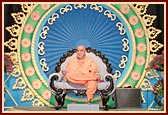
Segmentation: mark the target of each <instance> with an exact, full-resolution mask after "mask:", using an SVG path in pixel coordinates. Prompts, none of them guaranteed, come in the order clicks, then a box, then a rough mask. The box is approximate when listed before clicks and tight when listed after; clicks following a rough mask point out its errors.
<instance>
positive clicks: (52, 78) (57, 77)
mask: <svg viewBox="0 0 168 115" xmlns="http://www.w3.org/2000/svg"><path fill="white" fill-rule="evenodd" d="M62 80H63V75H62V74H60V73H52V74H50V75H49V79H48V87H49V90H50V91H51V92H52V93H53V94H57V93H58V89H57V88H56V87H55V85H54V82H60V81H62Z"/></svg>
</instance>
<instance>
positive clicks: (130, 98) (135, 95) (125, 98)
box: [116, 88, 141, 108]
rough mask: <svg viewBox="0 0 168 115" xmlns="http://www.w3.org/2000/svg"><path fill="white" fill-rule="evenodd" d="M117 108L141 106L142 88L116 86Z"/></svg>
mask: <svg viewBox="0 0 168 115" xmlns="http://www.w3.org/2000/svg"><path fill="white" fill-rule="evenodd" d="M116 104H117V106H116V107H117V108H129V107H138V108H140V107H141V90H140V88H116Z"/></svg>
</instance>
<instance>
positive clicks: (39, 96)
mask: <svg viewBox="0 0 168 115" xmlns="http://www.w3.org/2000/svg"><path fill="white" fill-rule="evenodd" d="M4 6H7V5H4ZM20 7H21V11H19V12H13V13H11V16H12V17H13V20H14V21H15V24H13V25H9V26H7V27H5V29H6V30H7V31H8V32H9V33H10V35H11V38H10V39H8V40H6V41H4V46H5V47H7V48H9V50H10V52H5V54H7V55H10V56H11V59H12V61H13V63H14V65H13V68H14V70H13V71H12V72H11V73H9V72H8V73H4V86H3V87H4V96H3V97H4V107H5V108H6V109H8V108H9V107H12V106H54V105H55V98H54V95H53V94H51V92H50V91H49V89H48V77H49V75H50V74H51V73H54V72H55V67H56V65H57V63H58V62H59V59H60V58H61V57H62V56H63V54H65V53H66V52H67V51H69V50H72V49H74V48H76V46H77V45H80V44H82V45H85V46H86V47H91V48H93V49H96V50H97V51H100V52H101V53H102V54H104V55H105V57H106V58H108V60H109V62H110V64H111V68H112V74H113V75H114V77H115V78H116V79H117V81H116V82H117V87H131V88H141V90H142V97H143V100H144V101H143V102H144V103H142V107H144V108H148V107H149V105H150V104H151V103H152V102H148V104H147V101H148V98H147V97H146V95H148V94H149V92H146V91H147V90H152V89H151V88H152V85H154V83H152V84H150V83H151V81H150V80H149V77H145V76H146V71H145V68H147V66H148V63H149V61H150V60H151V59H152V56H153V55H156V53H157V51H159V49H160V48H163V44H161V43H159V42H158V41H156V40H155V38H156V37H157V35H159V34H160V33H161V30H160V29H157V28H155V27H153V26H152V23H153V22H154V20H155V19H156V16H155V15H149V14H146V11H147V7H148V4H144V5H143V4H129V5H128V4H21V5H20ZM6 13H7V12H6ZM149 74H152V73H150V72H148V75H149ZM153 78H154V77H153ZM146 82H147V83H149V84H146ZM150 93H152V92H150ZM145 100H146V101H145ZM85 101H86V99H85V98H81V97H78V96H75V95H67V96H66V102H65V106H66V105H67V104H68V103H84V102H85ZM94 103H101V100H100V96H95V98H94ZM108 104H109V106H110V107H111V106H113V104H114V102H113V101H112V100H111V99H110V100H109V102H108ZM151 107H152V106H151Z"/></svg>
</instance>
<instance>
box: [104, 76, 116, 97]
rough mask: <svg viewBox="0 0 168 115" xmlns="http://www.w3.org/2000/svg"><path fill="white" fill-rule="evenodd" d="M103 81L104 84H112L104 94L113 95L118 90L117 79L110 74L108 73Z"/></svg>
mask: <svg viewBox="0 0 168 115" xmlns="http://www.w3.org/2000/svg"><path fill="white" fill-rule="evenodd" d="M103 80H104V82H110V86H109V88H108V89H107V90H106V91H105V90H104V91H103V92H102V93H104V94H107V95H111V94H113V93H114V91H115V89H116V79H115V78H114V76H113V75H112V74H110V73H106V74H105V75H104V77H103Z"/></svg>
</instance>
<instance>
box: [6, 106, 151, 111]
mask: <svg viewBox="0 0 168 115" xmlns="http://www.w3.org/2000/svg"><path fill="white" fill-rule="evenodd" d="M7 111H23V112H26V111H27V112H29V111H51V112H59V111H60V112H63V111H66V112H68V111H67V108H61V109H59V110H55V108H54V107H26V106H23V107H21V106H19V107H13V108H10V109H8V110H7ZM99 111H104V112H105V110H103V109H100V110H99ZM109 111H132V112H134V111H137V112H138V111H148V110H147V109H144V108H138V107H130V108H116V109H109V110H108V111H107V112H109ZM69 112H72V111H69ZM78 112H79V111H78ZM84 112H85V111H84ZM86 112H89V111H86ZM90 112H91V111H90Z"/></svg>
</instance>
